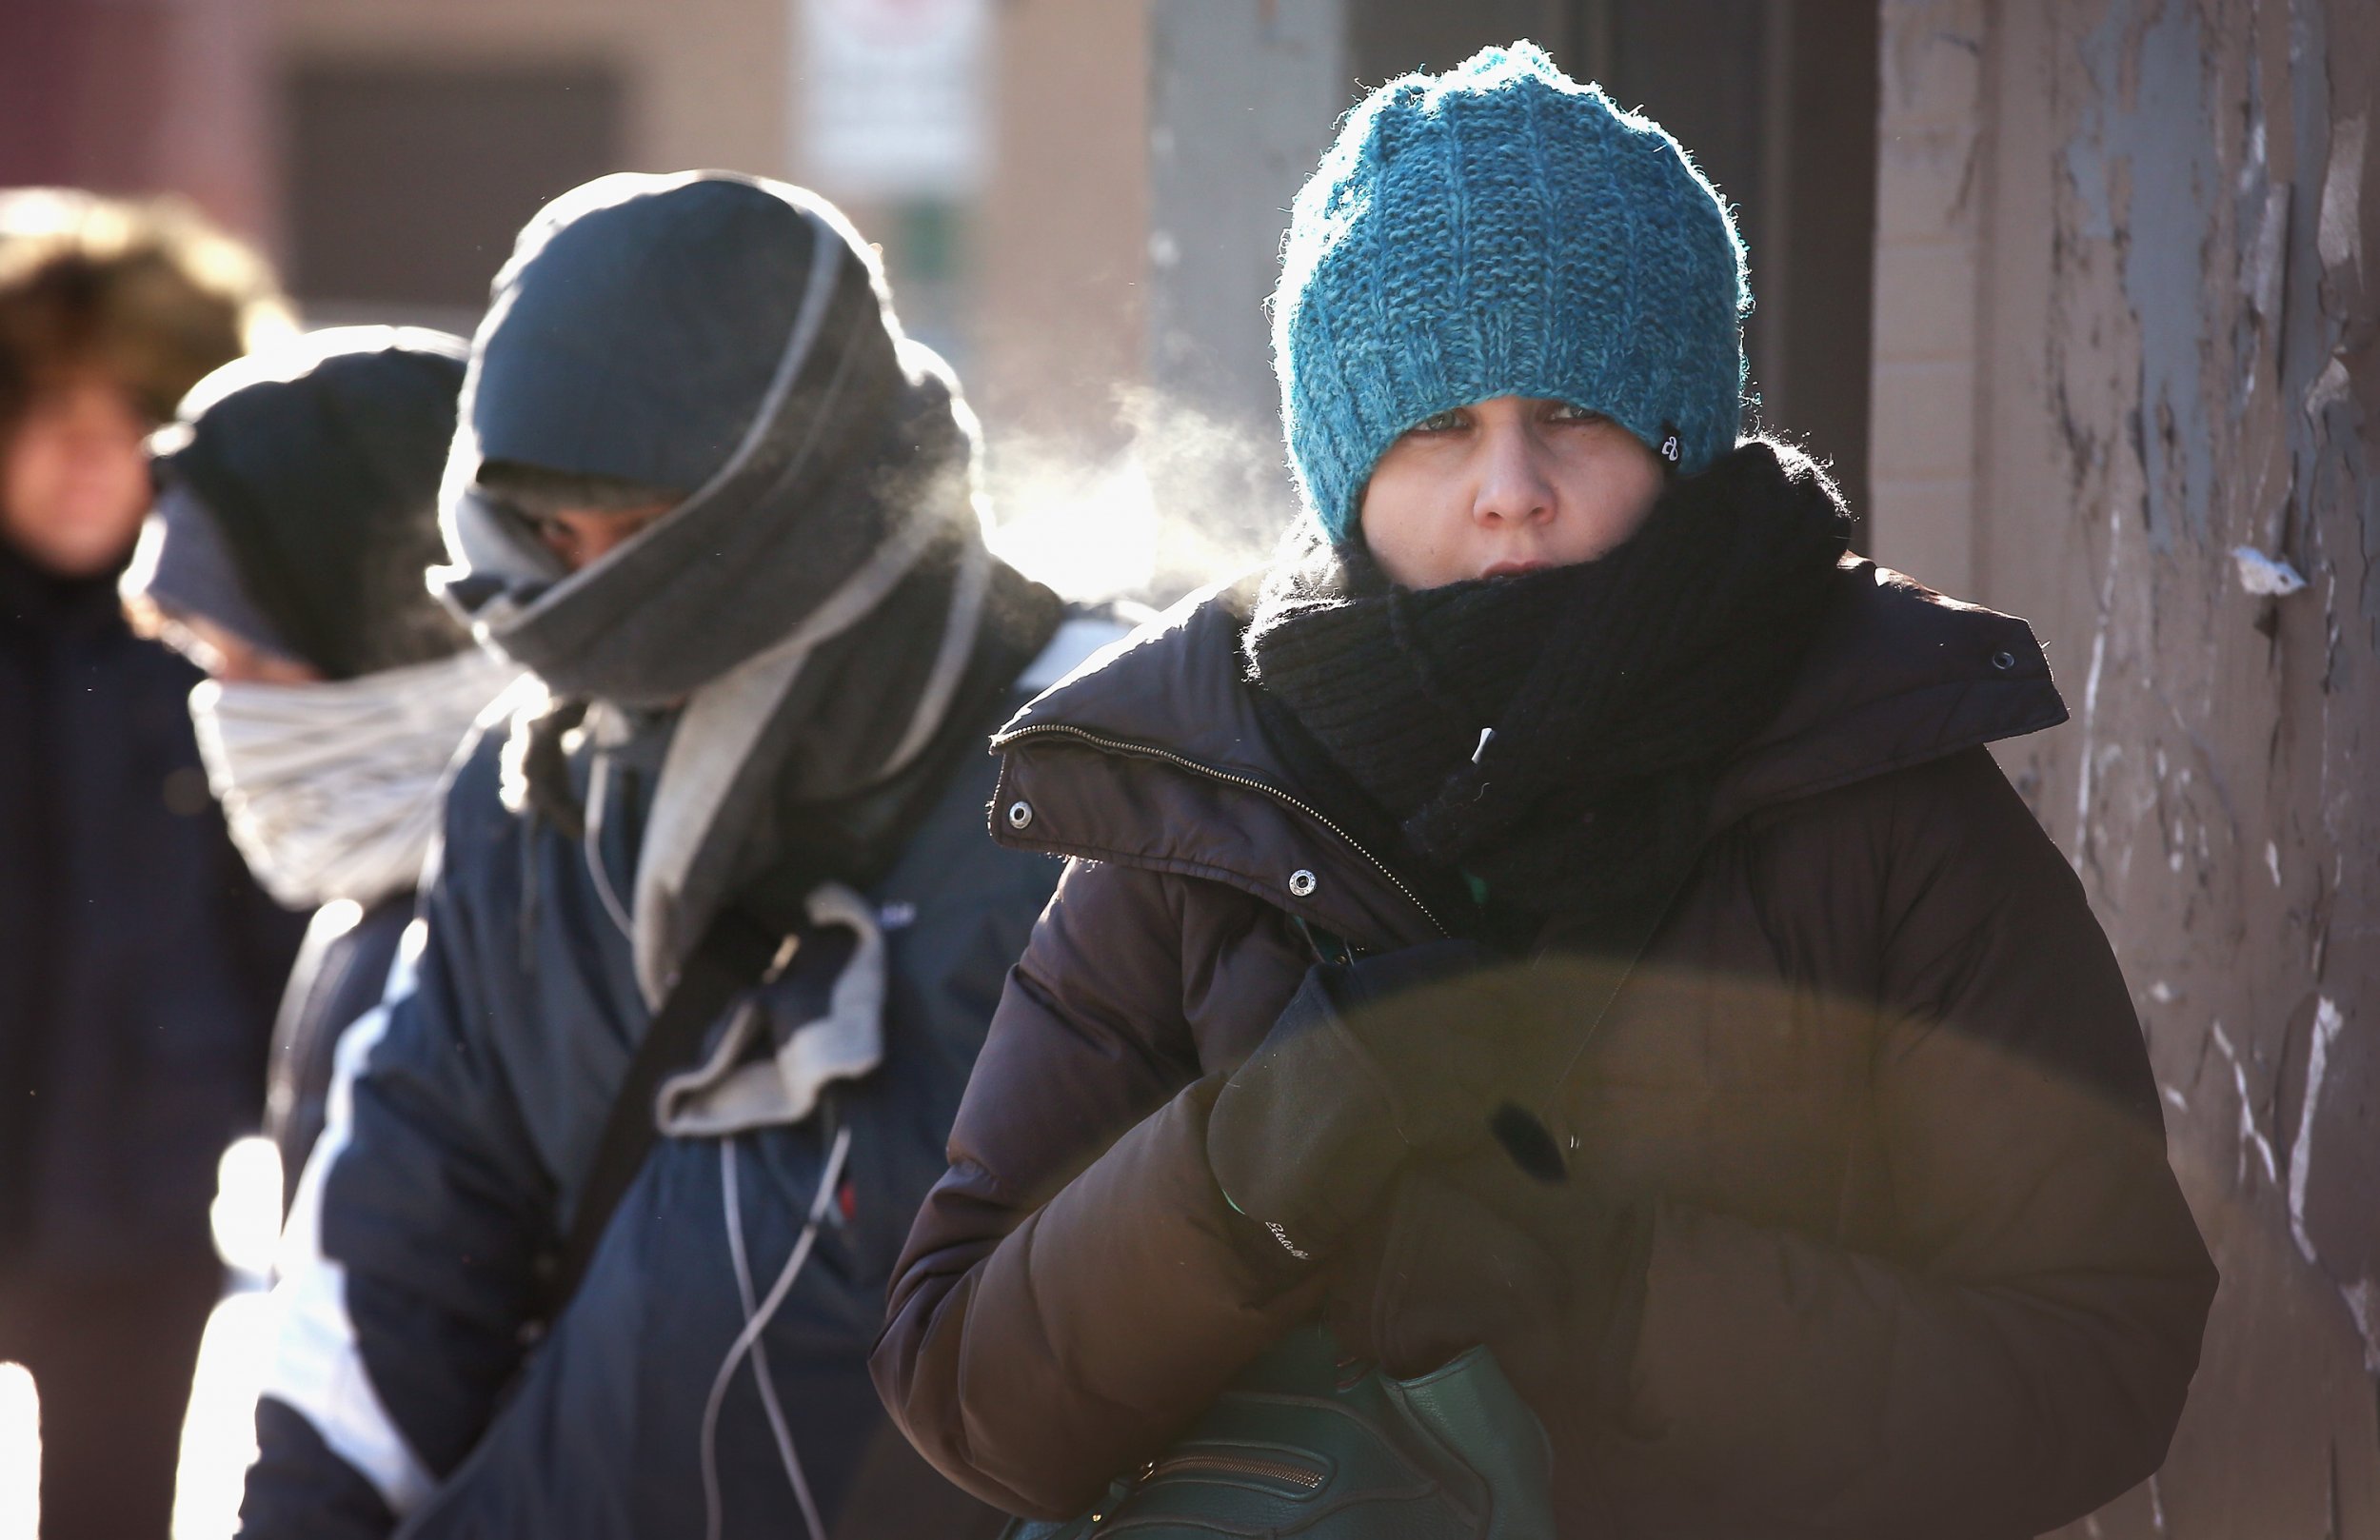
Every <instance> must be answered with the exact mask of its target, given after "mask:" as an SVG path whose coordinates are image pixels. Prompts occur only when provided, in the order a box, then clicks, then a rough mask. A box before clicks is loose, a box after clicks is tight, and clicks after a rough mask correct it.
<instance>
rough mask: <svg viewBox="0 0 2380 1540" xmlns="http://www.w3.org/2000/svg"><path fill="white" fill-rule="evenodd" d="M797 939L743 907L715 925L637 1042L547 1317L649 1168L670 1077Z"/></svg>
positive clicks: (553, 1282)
mask: <svg viewBox="0 0 2380 1540" xmlns="http://www.w3.org/2000/svg"><path fill="white" fill-rule="evenodd" d="M790 944H791V938H786V937H780V936H775V935H772V934H771V933H770V932H769V931H768V930H767V929H765V928H764V927H763V926H762V925H761V924H760V923H759V922H758V921H756V920H754V919H752V918H749V917H748V916H746V915H744V913H743V912H742V911H741V910H735V909H730V910H728V911H726V912H725V913H724V914H722V915H721V916H720V917H719V918H717V919H715V920H713V921H712V922H711V928H710V930H709V932H708V933H707V934H706V935H704V938H703V940H702V943H701V944H700V945H699V946H697V947H696V948H695V949H694V953H693V955H692V956H691V957H689V958H686V960H685V965H684V967H682V968H681V969H679V970H678V977H677V978H676V980H675V981H674V982H673V983H672V984H671V985H670V986H669V993H668V995H667V996H666V997H664V999H663V1000H662V1002H661V1008H660V1009H659V1010H658V1011H656V1012H654V1013H653V1022H652V1025H651V1026H649V1027H647V1028H646V1029H645V1038H644V1040H643V1041H642V1042H640V1043H638V1044H637V1045H636V1054H635V1056H633V1057H631V1058H630V1059H629V1060H628V1072H627V1074H626V1075H625V1076H623V1077H622V1079H621V1082H620V1091H619V1094H618V1095H617V1096H614V1097H613V1098H612V1103H611V1116H608V1117H606V1118H605V1120H604V1136H603V1139H602V1141H601V1142H600V1143H598V1144H597V1145H596V1147H595V1158H594V1160H593V1161H591V1162H590V1163H589V1164H588V1166H587V1171H586V1182H585V1186H584V1187H582V1188H581V1189H580V1192H579V1206H578V1211H577V1212H576V1213H575V1214H572V1215H571V1217H570V1233H569V1234H567V1235H565V1237H563V1243H562V1249H561V1251H560V1252H559V1253H558V1254H556V1255H555V1256H554V1258H553V1266H552V1270H551V1272H550V1273H549V1274H548V1275H547V1277H546V1279H545V1309H544V1314H545V1319H547V1320H549V1321H550V1320H552V1319H553V1318H554V1317H555V1316H556V1315H559V1314H560V1313H562V1307H563V1306H564V1305H565V1304H567V1303H569V1300H570V1296H571V1295H572V1294H573V1293H577V1292H578V1287H579V1281H580V1280H581V1279H582V1278H584V1277H585V1275H586V1264H587V1263H588V1262H589V1261H590V1260H592V1259H593V1257H594V1255H595V1247H596V1244H597V1243H598V1242H600V1241H601V1240H602V1239H603V1238H604V1231H605V1227H607V1226H608V1225H609V1224H610V1223H611V1215H612V1212H613V1211H614V1210H616V1209H618V1208H619V1207H620V1200H621V1199H622V1198H623V1197H625V1196H626V1195H627V1191H628V1184H629V1183H630V1182H633V1181H634V1180H636V1174H637V1173H638V1172H640V1171H642V1170H644V1169H645V1156H646V1155H650V1154H651V1153H652V1149H653V1140H654V1138H655V1137H656V1136H657V1135H659V1133H660V1130H659V1129H658V1128H657V1127H656V1126H655V1124H654V1121H653V1117H654V1103H655V1099H656V1098H657V1097H658V1096H660V1094H661V1083H662V1080H663V1078H664V1076H668V1075H669V1074H670V1073H672V1072H673V1071H675V1070H677V1069H680V1068H682V1067H683V1066H684V1065H685V1064H686V1063H687V1062H688V1061H689V1060H691V1059H692V1058H693V1056H694V1054H695V1050H697V1049H698V1048H700V1047H701V1046H702V1044H703V1035H704V1033H705V1032H706V1031H707V1030H709V1027H710V1024H711V1023H712V1022H713V1021H716V1020H717V1019H719V1013H720V1012H722V1011H724V1010H725V1009H726V1008H727V1003H728V1001H730V1000H732V999H734V998H735V997H736V994H737V992H738V991H740V990H743V989H745V988H748V987H749V986H751V985H753V984H755V983H758V982H760V980H761V979H762V978H763V977H765V976H766V975H767V974H768V972H769V971H770V968H771V966H772V965H773V964H775V963H776V962H777V961H778V960H779V958H780V957H781V955H782V954H783V952H784V950H785V948H786V947H787V946H788V945H790Z"/></svg>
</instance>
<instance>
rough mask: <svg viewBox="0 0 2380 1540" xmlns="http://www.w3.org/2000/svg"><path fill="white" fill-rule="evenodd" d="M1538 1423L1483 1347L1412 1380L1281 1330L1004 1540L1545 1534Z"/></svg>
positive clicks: (1529, 1539) (1548, 1457)
mask: <svg viewBox="0 0 2380 1540" xmlns="http://www.w3.org/2000/svg"><path fill="white" fill-rule="evenodd" d="M1552 1468H1553V1456H1552V1452H1551V1451H1550V1450H1549V1448H1548V1446H1547V1443H1546V1438H1545V1430H1544V1429H1543V1428H1542V1427H1540V1426H1539V1425H1538V1423H1537V1417H1536V1415H1535V1414H1534V1413H1532V1412H1530V1410H1529V1408H1528V1407H1527V1405H1526V1404H1524V1403H1523V1402H1522V1401H1521V1399H1520V1396H1519V1394H1518V1392H1516V1391H1514V1389H1513V1387H1512V1382H1511V1381H1509V1380H1507V1379H1506V1378H1505V1377H1504V1372H1503V1370H1502V1369H1500V1368H1499V1367H1497V1362H1496V1356H1495V1354H1494V1353H1492V1352H1489V1351H1488V1350H1487V1349H1485V1348H1473V1349H1471V1350H1470V1351H1469V1352H1464V1353H1462V1354H1461V1355H1459V1356H1458V1357H1457V1358H1455V1359H1453V1360H1452V1361H1450V1362H1448V1363H1447V1364H1445V1365H1444V1366H1443V1367H1441V1368H1439V1369H1437V1370H1435V1371H1433V1372H1430V1373H1427V1374H1423V1375H1421V1376H1420V1377H1418V1378H1417V1379H1404V1380H1400V1379H1392V1378H1390V1377H1389V1376H1388V1375H1387V1374H1385V1373H1383V1372H1381V1371H1380V1369H1379V1367H1378V1365H1376V1364H1375V1365H1365V1364H1353V1365H1346V1366H1341V1365H1340V1364H1339V1354H1338V1345H1337V1342H1336V1340H1335V1339H1334V1338H1333V1337H1332V1335H1331V1333H1330V1331H1329V1329H1328V1328H1326V1327H1322V1326H1308V1327H1301V1328H1299V1330H1297V1331H1295V1332H1292V1333H1290V1334H1289V1335H1287V1336H1286V1337H1283V1338H1282V1339H1281V1340H1280V1341H1279V1343H1276V1344H1275V1345H1274V1346H1273V1348H1272V1349H1271V1350H1270V1351H1268V1352H1266V1353H1265V1354H1264V1355H1263V1356H1262V1357H1260V1358H1259V1359H1258V1360H1257V1361H1256V1362H1255V1363H1253V1364H1251V1365H1249V1366H1248V1368H1247V1369H1246V1370H1245V1371H1244V1372H1242V1373H1241V1374H1240V1377H1239V1378H1238V1379H1237V1380H1235V1381H1233V1382H1232V1385H1231V1388H1230V1389H1229V1390H1226V1391H1225V1392H1223V1393H1222V1394H1221V1395H1220V1397H1218V1398H1217V1399H1216V1402H1215V1404H1214V1405H1213V1406H1212V1407H1210V1408H1208V1409H1207V1411H1206V1412H1205V1414H1204V1415H1202V1416H1201V1417H1200V1418H1199V1420H1198V1421H1197V1422H1195V1423H1193V1424H1192V1425H1191V1427H1190V1431H1188V1432H1187V1433H1185V1434H1183V1435H1182V1437H1181V1438H1180V1441H1179V1442H1177V1443H1176V1444H1174V1446H1173V1447H1172V1448H1170V1449H1168V1450H1167V1451H1165V1452H1164V1453H1163V1454H1161V1455H1160V1456H1159V1457H1158V1458H1157V1459H1155V1460H1153V1461H1151V1462H1150V1463H1149V1464H1147V1465H1145V1466H1143V1467H1141V1468H1140V1470H1139V1471H1135V1472H1133V1473H1131V1474H1129V1475H1126V1476H1122V1477H1120V1478H1118V1479H1117V1481H1116V1482H1115V1484H1114V1485H1113V1486H1111V1487H1110V1488H1109V1489H1108V1492H1107V1495H1106V1496H1105V1497H1104V1498H1103V1499H1101V1501H1100V1502H1099V1503H1098V1504H1096V1505H1095V1506H1094V1507H1093V1509H1092V1510H1091V1511H1090V1512H1089V1513H1086V1514H1084V1515H1083V1516H1081V1518H1076V1519H1066V1520H1059V1521H1054V1522H1050V1523H1033V1522H1029V1521H1025V1520H1019V1521H1018V1522H1017V1523H1015V1524H1012V1525H1010V1526H1009V1527H1008V1529H1007V1531H1006V1533H1005V1535H1004V1536H1003V1540H1092V1537H1095V1536H1096V1537H1104V1536H1107V1535H1111V1534H1123V1533H1127V1532H1128V1533H1130V1534H1132V1535H1134V1536H1136V1537H1137V1540H1175V1537H1180V1540H1191V1537H1194V1536H1208V1535H1240V1536H1288V1535H1297V1536H1300V1537H1303V1540H1381V1537H1394V1540H1554V1509H1553V1500H1552V1495H1551V1489H1552V1480H1551V1472H1552Z"/></svg>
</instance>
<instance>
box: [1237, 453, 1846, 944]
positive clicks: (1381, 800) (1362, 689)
mask: <svg viewBox="0 0 2380 1540" xmlns="http://www.w3.org/2000/svg"><path fill="white" fill-rule="evenodd" d="M1848 541H1849V519H1848V515H1847V514H1846V513H1845V511H1844V509H1843V505H1842V503H1841V502H1840V500H1839V499H1838V498H1837V496H1836V494H1835V489H1834V487H1833V486H1832V485H1831V484H1829V483H1828V482H1827V480H1826V478H1825V476H1824V475H1823V474H1822V473H1821V472H1820V471H1819V470H1818V468H1817V467H1816V466H1815V464H1812V463H1811V462H1810V461H1809V460H1808V459H1807V458H1805V457H1804V456H1802V455H1800V454H1799V453H1797V452H1795V451H1794V450H1792V449H1790V448H1784V447H1780V446H1777V445H1773V444H1767V443H1753V444H1746V445H1744V446H1743V447H1741V448H1739V449H1737V450H1736V451H1735V452H1734V453H1733V454H1731V455H1729V456H1727V457H1726V458H1725V459H1723V460H1721V461H1720V462H1719V463H1718V464H1716V465H1714V466H1713V467H1712V468H1711V469H1710V470H1708V471H1705V472H1703V473H1702V474H1700V475H1697V476H1695V477H1693V478H1691V479H1688V480H1684V481H1680V482H1677V483H1676V484H1674V485H1673V486H1672V487H1671V488H1670V489H1669V491H1668V492H1667V493H1666V494H1665V495H1664V496H1663V497H1662V499H1661V501H1660V503H1658V504H1657V505H1656V507H1655V509H1654V512H1653V514H1652V516H1651V517H1650V518H1649V519H1648V520H1647V521H1646V523H1645V525H1644V527H1643V528H1642V529H1641V530H1639V531H1638V532H1637V534H1636V536H1635V537H1634V538H1633V539H1631V540H1630V541H1629V542H1628V543H1626V544H1624V545H1622V546H1620V547H1618V548H1617V549H1616V550H1614V551H1612V552H1611V553H1610V554H1608V555H1606V556H1603V557H1601V558H1598V559H1597V560H1596V561H1593V562H1588V563H1580V564H1578V565H1576V566H1568V567H1560V568H1556V569H1554V570H1551V571H1546V572H1537V573H1531V574H1529V575H1527V576H1525V577H1520V578H1508V579H1486V580H1478V581H1471V582H1455V583H1449V584H1447V585H1445V586H1443V587H1439V588H1432V589H1427V590H1421V591H1416V590H1412V589H1407V588H1400V587H1398V586H1396V585H1395V584H1393V583H1391V582H1388V581H1387V579H1386V578H1385V577H1384V576H1383V575H1382V574H1381V573H1380V571H1379V569H1378V566H1377V564H1375V563H1373V562H1372V560H1371V558H1370V556H1369V554H1368V553H1367V552H1365V551H1364V550H1363V549H1362V547H1361V546H1360V545H1357V544H1350V545H1346V546H1337V547H1334V546H1332V545H1330V544H1328V543H1326V542H1325V541H1324V539H1323V537H1322V536H1321V535H1320V533H1319V531H1313V532H1310V533H1309V534H1307V535H1306V536H1305V537H1304V538H1303V539H1302V541H1301V542H1299V543H1298V544H1297V545H1295V546H1293V548H1291V549H1290V550H1288V551H1285V552H1284V553H1283V556H1282V558H1281V559H1280V560H1279V562H1277V563H1276V564H1275V566H1274V568H1273V570H1272V572H1271V573H1270V574H1269V575H1268V576H1267V577H1266V579H1265V582H1264V586H1263V591H1262V593H1261V596H1260V597H1259V601H1258V605H1257V610H1256V614H1255V616H1254V617H1253V618H1252V620H1251V621H1250V622H1249V625H1248V629H1247V633H1246V635H1245V637H1244V639H1243V645H1244V648H1245V650H1246V653H1247V657H1248V661H1249V665H1250V674H1251V677H1252V679H1253V680H1254V681H1255V682H1256V683H1257V684H1258V685H1259V687H1260V688H1261V689H1262V690H1263V691H1265V692H1266V693H1267V694H1268V695H1270V696H1271V697H1273V698H1274V699H1275V700H1276V701H1279V703H1280V704H1281V705H1283V706H1284V707H1286V708H1287V710H1288V712H1289V713H1290V715H1291V716H1293V717H1294V718H1295V719H1296V721H1297V722H1298V724H1299V727H1301V728H1302V729H1303V730H1304V731H1305V732H1306V733H1307V734H1308V735H1310V736H1311V737H1312V738H1313V739H1314V740H1315V741H1316V742H1318V743H1319V744H1320V746H1321V747H1322V749H1323V750H1324V751H1325V752H1326V753H1327V754H1328V755H1329V756H1330V758H1331V759H1332V760H1334V761H1335V762H1336V763H1337V764H1338V766H1339V768H1340V769H1342V770H1344V771H1345V772H1346V775H1347V777H1348V778H1349V779H1350V780H1353V781H1354V782H1355V783H1356V784H1357V785H1359V786H1360V787H1361V788H1362V790H1363V791H1364V793H1365V794H1367V795H1368V796H1369V797H1370V798H1371V799H1372V800H1374V801H1376V802H1377V803H1378V806H1379V808H1380V810H1381V811H1382V812H1384V813H1386V814H1387V815H1388V816H1389V818H1390V819H1392V820H1394V822H1395V823H1396V824H1397V825H1398V828H1399V830H1400V832H1401V834H1402V837H1403V839H1404V841H1405V843H1406V845H1407V846H1408V849H1409V852H1410V854H1411V855H1412V856H1413V857H1415V858H1416V859H1419V860H1421V861H1423V862H1426V863H1430V864H1433V865H1436V866H1439V867H1443V868H1451V869H1455V870H1458V871H1460V872H1461V873H1462V874H1463V875H1464V876H1465V877H1466V878H1468V879H1470V886H1471V888H1472V890H1473V892H1474V894H1475V895H1478V896H1480V898H1481V901H1482V902H1483V904H1485V905H1486V906H1487V907H1488V909H1489V911H1490V913H1491V914H1492V915H1494V914H1496V913H1497V912H1499V911H1500V912H1501V913H1502V914H1504V915H1506V916H1514V915H1520V916H1526V917H1530V918H1533V919H1542V918H1546V917H1549V916H1553V915H1557V914H1558V915H1562V916H1564V917H1566V918H1572V919H1575V920H1577V921H1580V922H1583V923H1584V924H1585V925H1587V926H1588V927H1590V928H1591V929H1599V928H1601V927H1602V926H1604V925H1607V924H1610V923H1614V922H1624V921H1625V920H1626V919H1627V918H1630V917H1631V916H1633V915H1634V914H1635V913H1636V911H1638V910H1639V909H1641V907H1642V906H1643V905H1644V904H1646V903H1648V902H1655V901H1657V900H1658V899H1659V898H1661V897H1662V896H1664V895H1666V894H1667V893H1668V892H1669V891H1670V890H1671V889H1672V887H1674V885H1675V883H1676V880H1677V879H1679V878H1681V877H1682V876H1683V875H1684V870H1685V867H1686V865H1687V864H1688V863H1690V862H1691V861H1692V860H1693V859H1694V858H1695V855H1696V851H1697V850H1698V849H1699V848H1700V845H1701V842H1702V839H1703V838H1704V836H1705V834H1706V833H1707V830H1706V829H1705V827H1704V825H1705V822H1706V820H1707V818H1708V813H1709V807H1710V797H1711V791H1712V788H1713V785H1714V783H1715V780H1716V774H1717V771H1718V769H1719V767H1720V766H1721V765H1722V764H1723V763H1724V762H1725V760H1726V759H1727V758H1728V756H1729V755H1730V754H1731V753H1732V752H1733V751H1734V750H1735V749H1737V748H1739V747H1740V746H1741V745H1742V744H1743V743H1745V742H1746V741H1747V740H1750V739H1751V738H1752V737H1753V735H1754V734H1755V733H1757V732H1758V731H1759V730H1760V728H1761V727H1763V726H1764V725H1766V723H1767V722H1768V721H1769V720H1770V719H1771V718H1772V717H1773V716H1775V712H1776V709H1777V707H1778V705H1779V704H1780V703H1781V702H1782V700H1783V697H1784V692H1785V690H1786V687H1787V686H1788V685H1789V684H1790V682H1791V681H1792V678H1793V673H1794V670H1795V666H1796V665H1797V664H1798V663H1799V661H1800V659H1801V656H1802V653H1803V651H1804V648H1805V647H1806V645H1807V643H1808V642H1809V639H1810V637H1811V635H1812V633H1813V632H1814V631H1815V626H1816V622H1817V621H1818V618H1819V616H1820V613H1821V611H1822V610H1823V608H1824V606H1825V602H1826V598H1827V595H1828V593H1829V592H1830V580H1831V578H1832V575H1833V573H1834V572H1835V563H1836V562H1837V560H1838V559H1839V558H1840V557H1841V556H1842V554H1843V551H1844V550H1845V548H1846V546H1847V544H1848ZM1483 735H1484V739H1483Z"/></svg>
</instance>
